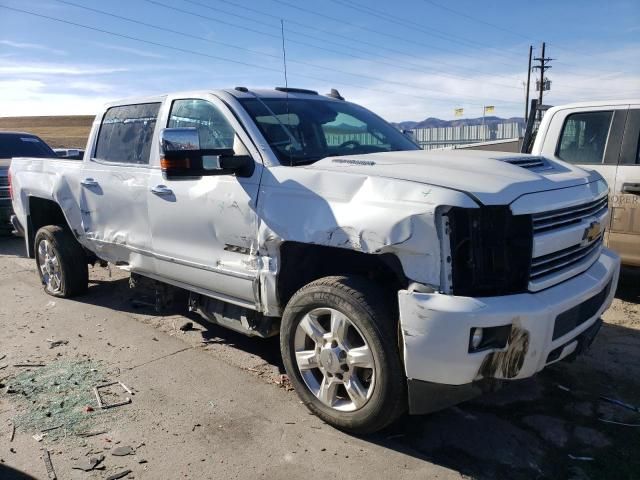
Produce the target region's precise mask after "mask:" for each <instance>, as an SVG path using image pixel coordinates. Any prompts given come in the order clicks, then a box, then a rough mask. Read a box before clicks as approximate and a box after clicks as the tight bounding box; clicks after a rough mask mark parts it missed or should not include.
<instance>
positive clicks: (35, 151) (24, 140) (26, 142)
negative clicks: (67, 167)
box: [0, 133, 56, 158]
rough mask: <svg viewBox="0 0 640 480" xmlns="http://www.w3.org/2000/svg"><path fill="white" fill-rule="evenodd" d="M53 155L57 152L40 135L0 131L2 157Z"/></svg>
mask: <svg viewBox="0 0 640 480" xmlns="http://www.w3.org/2000/svg"><path fill="white" fill-rule="evenodd" d="M13 157H51V158H55V157H56V154H55V152H54V151H53V150H51V148H50V147H49V145H47V144H46V143H44V142H43V141H42V140H40V139H39V138H38V137H35V136H33V135H25V134H20V133H0V158H13Z"/></svg>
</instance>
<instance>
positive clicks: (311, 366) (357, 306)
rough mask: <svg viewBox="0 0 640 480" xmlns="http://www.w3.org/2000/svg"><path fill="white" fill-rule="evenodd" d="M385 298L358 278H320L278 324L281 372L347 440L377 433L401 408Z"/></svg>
mask: <svg viewBox="0 0 640 480" xmlns="http://www.w3.org/2000/svg"><path fill="white" fill-rule="evenodd" d="M384 297H385V295H384V292H383V291H381V290H380V289H379V287H378V286H377V285H376V284H374V283H372V282H370V281H368V280H366V279H364V278H361V277H355V276H354V277H342V276H340V277H325V278H322V279H319V280H316V281H314V282H312V283H310V284H308V285H306V286H305V287H303V288H302V289H300V290H299V291H298V292H297V293H296V294H295V295H294V296H293V297H292V298H291V300H290V301H289V304H288V305H287V307H286V309H285V312H284V315H283V318H282V323H281V336H280V342H281V344H280V345H281V350H282V356H283V361H284V364H285V368H286V370H287V373H288V374H289V377H290V379H291V382H292V384H293V386H294V388H295V389H296V391H297V393H298V395H299V396H300V398H301V399H302V401H303V402H304V403H305V404H306V405H307V407H308V408H309V409H310V410H311V411H312V412H313V413H315V414H316V415H318V416H319V417H320V418H322V419H323V420H325V421H326V422H327V423H329V424H331V425H333V426H335V427H337V428H340V429H343V430H347V431H350V432H354V433H369V432H374V431H376V430H379V429H381V428H383V427H385V426H386V425H388V424H389V423H391V422H392V421H393V420H395V419H396V418H397V417H398V416H399V415H400V414H401V413H402V411H403V410H404V408H405V405H406V396H405V377H404V372H403V369H402V363H401V361H400V356H399V353H398V348H397V341H396V326H395V323H396V322H395V319H394V318H393V317H392V314H391V311H392V310H391V309H390V308H389V306H388V305H387V304H385V302H382V301H381V299H382V298H384Z"/></svg>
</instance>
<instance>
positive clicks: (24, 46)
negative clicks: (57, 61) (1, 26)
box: [0, 40, 67, 55]
mask: <svg viewBox="0 0 640 480" xmlns="http://www.w3.org/2000/svg"><path fill="white" fill-rule="evenodd" d="M0 45H5V46H7V47H11V48H14V49H19V50H40V51H42V52H47V53H53V54H54V55H66V54H67V52H65V51H64V50H59V49H57V48H51V47H48V46H46V45H40V44H37V43H25V42H14V41H13V40H0Z"/></svg>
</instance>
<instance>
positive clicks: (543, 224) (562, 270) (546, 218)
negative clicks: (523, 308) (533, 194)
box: [529, 196, 608, 291]
mask: <svg viewBox="0 0 640 480" xmlns="http://www.w3.org/2000/svg"><path fill="white" fill-rule="evenodd" d="M607 209H608V200H607V197H606V196H604V197H601V198H597V199H595V200H590V201H588V202H586V203H583V204H581V205H575V206H573V207H567V208H560V209H557V210H552V211H549V212H543V213H535V214H533V216H532V221H533V235H534V245H536V244H537V242H538V241H539V242H541V243H540V244H546V245H549V244H551V245H558V250H556V251H555V252H550V253H545V254H544V255H538V256H535V257H533V258H532V259H531V268H530V269H529V290H534V291H536V290H540V289H542V288H547V287H549V286H552V285H555V284H557V283H559V282H561V281H563V280H566V279H568V278H570V277H572V276H573V275H577V274H578V273H580V272H582V271H584V270H586V269H587V268H589V267H590V266H591V265H592V264H593V262H594V261H595V259H596V258H597V257H598V255H599V254H600V252H601V251H602V244H603V233H600V234H599V235H598V236H597V237H596V238H593V239H590V241H587V240H586V237H587V231H588V228H589V226H590V225H591V224H593V223H594V221H597V222H598V223H600V225H601V227H602V229H603V230H604V226H605V219H606V216H607V213H608V211H607ZM582 228H584V229H585V230H582ZM582 232H585V233H584V235H583V234H582Z"/></svg>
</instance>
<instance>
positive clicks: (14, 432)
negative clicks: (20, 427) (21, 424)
mask: <svg viewBox="0 0 640 480" xmlns="http://www.w3.org/2000/svg"><path fill="white" fill-rule="evenodd" d="M15 436H16V424H15V423H13V422H11V435H9V441H10V442H13V438H14V437H15Z"/></svg>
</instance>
